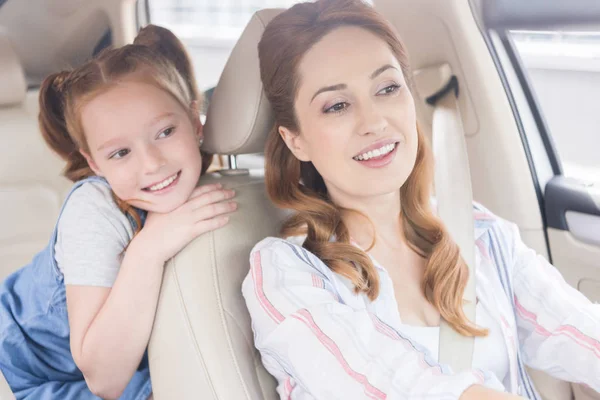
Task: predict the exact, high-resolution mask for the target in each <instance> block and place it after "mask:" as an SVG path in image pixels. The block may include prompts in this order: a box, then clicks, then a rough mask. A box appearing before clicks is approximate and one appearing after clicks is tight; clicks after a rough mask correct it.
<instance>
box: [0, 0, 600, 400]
mask: <svg viewBox="0 0 600 400" xmlns="http://www.w3.org/2000/svg"><path fill="white" fill-rule="evenodd" d="M372 3H373V5H374V7H375V8H376V9H377V10H378V11H379V12H381V13H382V14H383V15H385V16H386V18H388V20H390V21H391V22H392V23H393V25H394V26H395V28H396V29H397V30H398V32H399V34H400V36H401V37H402V39H403V41H404V43H405V45H406V47H407V49H408V53H409V54H410V59H411V64H412V68H413V71H414V80H415V82H416V88H417V93H414V95H415V103H416V104H417V114H418V118H419V123H420V126H421V128H422V129H423V130H424V132H425V133H426V134H427V136H428V137H430V138H432V139H433V141H434V148H435V149H436V153H435V156H436V162H438V163H439V164H440V165H449V166H450V167H448V168H450V169H448V168H446V169H443V170H442V171H439V168H438V170H437V171H436V188H435V190H436V193H437V195H438V201H439V202H440V203H443V204H440V214H441V216H442V218H443V219H444V221H445V222H447V223H448V224H449V226H451V225H453V226H456V225H457V224H460V222H457V221H454V222H452V221H450V219H451V218H452V217H451V216H447V217H444V215H447V214H443V212H442V209H443V208H444V207H445V208H446V209H452V208H457V207H461V205H464V204H465V202H466V201H468V202H469V203H470V198H471V193H470V191H471V189H472V198H473V199H474V200H475V201H477V202H480V203H482V204H483V205H485V206H486V207H487V208H489V209H490V210H491V211H493V212H494V213H495V214H497V215H499V216H501V217H502V218H505V219H507V220H510V221H512V222H514V223H516V224H517V225H518V226H519V228H520V232H521V235H522V238H523V240H524V242H525V243H526V244H527V245H528V246H529V247H531V248H533V249H535V250H536V251H537V252H538V253H539V254H541V255H542V256H543V257H545V258H547V259H549V260H551V262H552V263H553V265H555V266H556V268H558V270H559V271H560V272H561V273H562V274H563V276H564V277H565V279H566V280H567V282H568V283H569V284H570V285H572V286H574V287H575V288H577V289H579V290H580V291H581V292H582V293H583V294H584V295H586V296H587V297H588V298H589V299H590V300H592V301H594V302H598V301H600V176H599V177H598V179H597V180H596V181H595V182H593V181H580V180H577V179H575V178H573V177H567V176H564V175H563V174H562V170H561V165H560V162H559V160H558V159H557V157H556V155H555V153H554V152H553V147H552V140H551V138H549V137H548V132H547V126H546V125H545V122H544V118H543V115H541V113H540V111H539V109H538V107H537V105H538V104H537V102H536V98H535V95H534V94H532V91H531V88H530V87H529V86H527V77H526V76H524V74H523V71H522V69H521V66H520V65H519V64H518V63H515V62H514V55H515V54H514V48H512V47H511V42H510V40H508V39H507V35H506V33H505V31H504V29H505V28H507V27H516V28H520V27H523V26H525V25H524V24H527V23H536V24H540V23H544V22H546V23H549V21H554V19H556V18H554V17H556V15H553V14H552V6H549V7H548V12H547V13H546V14H544V15H543V16H540V15H537V14H535V13H532V16H531V17H530V19H529V20H527V19H526V18H525V21H523V18H521V19H519V18H516V17H515V16H514V15H513V14H511V12H508V11H506V10H509V11H510V10H513V8H514V7H515V4H517V3H518V2H515V1H510V0H494V1H490V2H489V4H490V5H485V4H482V3H485V2H483V1H481V2H480V1H476V0H471V1H469V0H454V1H448V0H375V1H373V2H372ZM534 3H538V5H539V2H535V1H534V2H532V4H534ZM582 3H586V2H585V1H583V2H582ZM586 4H587V3H586ZM590 4H591V3H590ZM147 7H148V5H147V2H144V1H142V0H139V1H135V0H110V1H100V0H88V1H86V2H82V1H78V0H29V1H28V2H27V3H26V4H25V3H24V2H18V1H16V0H7V1H1V0H0V131H1V132H2V135H3V137H4V140H6V142H4V143H5V145H4V146H2V148H1V149H0V152H1V156H0V213H1V216H2V221H3V222H4V224H3V225H2V228H1V229H0V257H2V259H3V262H2V264H1V265H0V279H3V278H4V277H6V276H7V275H8V274H10V273H11V272H12V271H14V270H16V269H17V268H19V267H21V266H23V265H25V264H27V262H29V261H30V260H31V258H32V257H33V255H34V254H35V253H36V252H38V251H39V250H41V249H42V248H43V247H45V246H46V245H47V240H48V237H49V233H50V232H51V230H52V229H53V227H54V224H55V223H56V217H57V215H58V212H59V210H60V207H61V205H62V202H63V200H64V196H65V195H66V194H67V192H68V190H69V188H70V186H71V183H70V182H69V181H68V180H67V179H66V178H64V177H62V176H61V171H62V169H63V167H64V163H63V161H62V160H61V159H59V158H58V157H56V156H54V154H53V153H52V152H51V151H50V150H49V149H48V148H47V147H46V145H45V143H44V142H43V139H42V137H41V135H40V132H39V129H38V126H37V112H38V104H37V95H38V90H37V88H38V87H39V84H40V82H41V80H42V79H43V78H44V77H45V76H46V75H48V74H50V73H52V72H54V71H57V70H60V69H62V68H64V67H67V66H69V65H77V64H79V63H81V62H83V61H84V60H86V59H87V58H89V57H90V56H92V55H93V54H95V53H96V52H97V51H98V50H99V48H101V47H103V46H105V45H107V44H106V41H107V38H108V45H112V46H119V45H123V44H126V43H131V42H132V41H133V38H134V37H135V35H136V32H137V30H138V29H139V27H141V26H143V25H145V24H147V23H150V22H151V20H148V18H149V17H148V12H147ZM511 7H513V8H511ZM590 7H594V6H593V5H591V6H590ZM280 11H281V9H275V8H267V9H262V10H258V11H257V12H256V13H254V15H253V16H252V18H251V19H250V21H249V22H248V23H247V25H246V28H245V29H244V31H243V33H242V34H241V36H240V37H239V39H238V40H237V42H236V44H235V46H234V47H233V50H232V51H231V54H230V56H229V58H228V60H227V63H226V65H225V68H224V69H223V71H222V73H221V76H220V78H219V80H218V83H217V85H216V87H215V88H214V91H213V90H211V93H212V94H211V96H210V103H209V106H208V109H207V111H206V125H205V129H204V132H205V142H204V147H203V148H204V149H205V150H206V151H208V152H211V153H215V154H218V155H222V156H223V159H224V158H225V157H226V158H227V159H228V160H229V167H227V166H225V167H221V166H219V165H216V166H215V167H214V168H213V171H214V172H212V173H210V174H208V175H206V176H204V177H202V178H201V183H209V182H221V183H222V184H223V185H224V186H225V187H228V188H232V189H235V190H236V193H237V196H236V197H237V201H238V203H239V211H238V212H236V213H235V214H233V215H232V216H231V221H230V223H229V224H228V225H227V226H226V227H224V228H222V229H220V230H217V231H214V232H211V233H208V234H205V235H202V236H200V237H199V238H197V239H196V240H194V241H193V242H192V243H191V244H189V245H188V246H187V247H186V248H185V249H184V250H183V251H181V252H180V253H179V254H178V255H176V256H175V257H174V258H173V259H172V260H171V261H169V262H168V264H167V266H166V268H165V273H164V280H163V284H162V289H161V295H160V300H159V305H158V310H157V313H156V318H155V323H154V327H153V331H152V335H151V339H150V343H149V361H150V370H151V376H152V384H153V392H154V393H153V396H154V399H157V400H161V399H172V398H177V399H187V398H202V399H205V398H206V399H275V398H278V395H277V393H276V391H275V387H276V382H275V380H274V379H273V378H272V377H271V376H270V375H269V374H268V372H267V371H266V370H265V369H264V367H263V366H262V364H261V360H260V355H259V353H258V351H257V350H256V349H255V347H254V345H253V334H252V328H251V322H250V317H249V314H248V312H247V310H246V305H245V303H244V300H243V298H242V295H241V290H240V288H241V283H242V280H243V279H244V277H245V276H246V274H247V272H248V268H249V260H248V257H249V254H250V249H251V248H252V247H253V246H254V244H256V243H257V242H258V241H260V240H261V239H263V238H264V237H266V236H276V235H277V234H278V227H279V226H280V224H281V221H282V220H283V219H284V218H285V217H286V216H287V215H288V212H287V211H285V210H279V209H277V208H275V207H274V205H273V204H272V203H271V202H270V200H269V198H268V196H267V194H266V191H265V184H264V168H243V166H240V165H238V163H237V162H236V161H237V158H238V157H243V156H244V155H248V154H257V153H262V152H263V148H264V143H265V140H266V137H267V134H268V132H269V130H270V129H271V127H272V124H273V119H272V116H271V110H270V105H269V103H268V101H267V100H266V98H265V96H264V94H263V90H262V83H261V82H260V76H259V68H258V55H257V49H256V47H257V44H258V41H259V39H260V37H261V34H262V32H263V31H264V27H265V26H266V24H267V23H268V22H269V21H270V20H271V19H272V18H273V17H274V16H275V15H276V14H277V13H279V12H280ZM593 11H598V10H597V9H596V10H593ZM559 14H560V10H557V15H559ZM590 15H592V16H595V17H597V16H598V15H599V13H596V14H594V13H593V12H588V13H587V17H588V18H589V17H590ZM519 16H520V17H522V15H521V14H519ZM542 17H544V18H546V20H545V21H542V20H541V18H542ZM570 17H572V18H573V21H570V22H572V23H573V22H577V21H579V20H578V19H577V16H574V15H570ZM535 18H538V20H536V19H535ZM553 18H554V19H553ZM559 22H560V23H564V21H559ZM585 22H586V23H588V24H589V23H590V21H585ZM596 22H600V19H596ZM511 24H512V25H511ZM107 32H108V33H109V35H108V36H107ZM452 77H455V78H456V81H457V82H458V88H459V90H458V96H457V97H456V102H454V101H448V102H440V103H436V104H435V105H431V104H429V103H431V102H429V103H428V102H427V99H430V98H431V96H432V95H434V94H436V93H439V91H440V89H443V88H444V87H445V86H446V84H447V83H448V82H449V80H450V79H451V78H452ZM240 88H241V90H240ZM449 98H452V96H450V97H449ZM566 101H568V99H567V100H566ZM438 131H439V132H450V133H455V134H457V135H455V136H456V137H457V138H458V139H457V140H458V142H456V143H455V146H456V148H457V149H458V150H459V151H460V149H464V150H465V153H464V157H462V158H461V157H460V154H459V155H458V156H456V157H458V161H456V160H457V158H456V157H455V158H452V157H454V156H453V154H451V153H450V152H449V150H448V149H449V148H452V146H453V145H452V144H448V142H441V143H442V144H441V145H439V146H437V147H436V134H437V133H438ZM439 140H442V139H439ZM467 159H468V160H467ZM467 162H468V164H467ZM444 163H446V164H444ZM220 168H222V169H220ZM443 171H445V172H443ZM460 174H462V175H460ZM457 187H458V188H465V192H464V193H466V195H467V197H465V196H462V195H460V194H457V193H456V192H458V191H456V188H457ZM452 188H454V189H455V191H454V193H455V194H454V195H452V193H453V192H452ZM461 193H463V192H461ZM465 199H467V200H465ZM459 221H460V219H459ZM463 222H464V220H463ZM463 226H464V225H463ZM459 231H460V229H457V230H456V233H455V231H454V230H452V228H451V232H452V233H453V236H456V235H460V232H459ZM469 240H470V239H469V238H463V239H457V241H458V242H459V244H460V243H465V242H466V243H469ZM471 240H472V239H471ZM461 249H463V246H462V245H461ZM549 295H551V294H549ZM448 340H453V339H448ZM444 343H445V344H448V343H453V342H450V341H446V342H444ZM444 348H448V346H441V349H444ZM449 357H452V355H450V356H449ZM458 361H460V360H458ZM530 373H531V375H532V377H533V378H534V383H535V385H536V388H537V389H538V391H539V392H540V394H541V395H542V397H543V398H544V399H546V400H568V399H577V400H588V399H600V394H598V393H595V392H593V391H592V390H591V389H589V388H588V387H585V386H583V385H577V384H571V383H568V382H564V381H559V380H556V379H554V378H552V377H550V376H549V375H547V374H545V373H542V372H539V371H531V372H530ZM11 398H14V397H13V395H12V394H11V393H10V389H9V388H8V385H7V384H6V382H5V381H4V379H3V378H2V377H1V374H0V400H5V399H11Z"/></svg>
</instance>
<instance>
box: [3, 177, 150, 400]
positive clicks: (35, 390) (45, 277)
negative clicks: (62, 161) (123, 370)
mask: <svg viewBox="0 0 600 400" xmlns="http://www.w3.org/2000/svg"><path fill="white" fill-rule="evenodd" d="M89 180H98V181H101V182H104V183H105V184H107V185H108V183H107V182H106V181H105V180H104V179H101V178H98V177H91V178H87V179H84V180H81V181H79V182H77V183H75V185H74V186H73V188H72V189H71V191H70V193H69V194H68V196H67V199H66V200H65V204H66V202H67V201H69V198H70V196H71V194H72V193H73V192H74V191H75V190H77V188H79V187H80V186H81V185H82V184H83V183H84V182H86V181H89ZM63 208H64V205H63ZM60 215H62V210H61V212H60ZM60 215H59V219H60ZM57 226H58V223H57ZM56 236H57V228H56V226H55V228H54V232H53V233H52V237H51V239H50V243H49V244H48V246H47V247H46V248H45V249H44V250H42V251H41V252H40V253H38V254H37V255H36V256H35V257H34V259H33V261H32V262H31V263H30V264H28V265H27V266H25V267H23V268H21V269H19V270H18V271H16V272H14V273H13V274H12V275H9V276H8V277H7V278H6V280H5V281H4V282H3V283H2V284H1V285H0V370H2V373H3V374H4V377H5V378H6V380H7V382H8V384H9V386H10V388H11V390H12V391H13V392H14V394H15V396H16V397H17V399H32V400H33V399H35V400H44V399H52V400H53V399H61V400H75V399H76V400H88V399H99V397H97V396H95V395H93V394H92V392H91V391H90V390H89V389H88V387H87V384H86V382H85V380H84V378H83V374H82V373H81V371H80V370H79V368H77V365H75V362H74V361H73V356H72V355H71V349H70V346H69V336H70V335H69V321H68V316H67V303H66V300H67V299H66V291H65V284H64V277H63V275H62V273H61V272H60V270H59V269H58V266H57V265H56V261H55V258H54V245H55V243H56ZM151 392H152V387H151V384H150V370H149V366H148V358H147V354H146V355H144V358H143V359H142V362H141V364H140V366H139V368H138V370H137V371H136V373H135V374H134V376H133V378H132V379H131V381H130V382H129V384H128V386H127V388H126V389H125V391H124V393H123V395H122V396H121V397H120V399H123V400H130V399H131V400H146V399H147V398H148V397H149V396H150V394H151Z"/></svg>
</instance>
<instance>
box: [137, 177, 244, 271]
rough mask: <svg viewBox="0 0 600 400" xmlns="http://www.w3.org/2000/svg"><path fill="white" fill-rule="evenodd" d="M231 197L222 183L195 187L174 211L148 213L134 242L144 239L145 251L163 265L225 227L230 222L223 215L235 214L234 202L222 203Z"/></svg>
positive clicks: (231, 194)
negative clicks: (197, 238)
mask: <svg viewBox="0 0 600 400" xmlns="http://www.w3.org/2000/svg"><path fill="white" fill-rule="evenodd" d="M234 195H235V192H234V191H233V190H227V189H223V188H222V186H221V184H213V185H206V186H200V187H197V188H196V189H194V191H193V192H192V194H191V195H190V198H189V199H188V201H187V202H185V203H184V204H182V205H181V206H179V207H178V208H176V209H175V210H173V211H171V212H169V213H166V214H160V213H151V212H149V213H148V216H147V218H146V223H145V224H144V228H143V229H142V230H141V231H140V233H139V234H138V235H137V236H136V237H135V238H134V240H136V239H137V240H143V241H144V248H146V249H148V251H149V252H153V253H155V254H156V256H157V257H159V259H160V260H162V261H163V262H166V261H167V260H169V259H170V258H171V257H173V256H174V255H175V254H177V253H178V252H179V251H180V250H181V249H182V248H183V247H185V246H186V245H187V244H188V243H189V242H191V241H192V240H193V239H195V238H196V237H198V236H200V235H201V234H203V233H205V232H209V231H212V230H215V229H218V228H220V227H222V226H223V225H225V224H226V223H227V222H228V221H229V216H227V215H225V214H229V213H231V212H233V211H235V210H236V209H237V203H236V202H234V201H224V200H228V199H231V198H232V197H233V196H234ZM138 238H139V239H138Z"/></svg>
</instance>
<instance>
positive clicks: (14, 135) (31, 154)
mask: <svg viewBox="0 0 600 400" xmlns="http://www.w3.org/2000/svg"><path fill="white" fill-rule="evenodd" d="M0 88H2V90H0V135H2V146H1V147H0V220H1V221H2V227H1V229H0V259H1V260H2V263H0V280H3V279H4V278H5V277H6V276H7V275H8V274H10V273H11V272H13V271H14V270H16V269H17V268H19V267H21V266H23V265H25V264H26V263H28V262H29V261H30V260H31V259H32V257H33V256H34V255H35V254H36V253H37V252H38V251H40V250H41V249H42V248H44V247H45V246H46V245H47V244H48V239H49V237H50V234H51V232H52V229H53V228H54V224H55V223H56V218H57V217H58V212H59V211H60V206H61V205H62V202H63V199H64V196H65V195H66V193H67V191H68V189H69V187H70V185H71V183H70V182H69V181H68V180H67V179H66V178H63V177H62V176H61V175H60V174H61V171H62V169H63V167H64V162H63V161H62V160H61V159H60V158H59V157H58V156H56V155H55V154H54V153H53V152H52V151H51V150H50V149H49V148H48V147H47V146H46V143H45V142H44V140H43V139H42V136H41V134H40V131H39V128H38V123H37V106H35V107H34V105H35V104H36V103H32V102H31V97H32V96H31V95H29V96H28V94H27V84H26V81H25V75H24V73H23V69H22V67H21V64H20V62H19V59H18V57H17V54H16V53H15V51H14V49H13V47H12V45H11V43H10V41H9V39H8V37H7V36H6V35H4V34H2V33H0ZM28 99H29V100H28Z"/></svg>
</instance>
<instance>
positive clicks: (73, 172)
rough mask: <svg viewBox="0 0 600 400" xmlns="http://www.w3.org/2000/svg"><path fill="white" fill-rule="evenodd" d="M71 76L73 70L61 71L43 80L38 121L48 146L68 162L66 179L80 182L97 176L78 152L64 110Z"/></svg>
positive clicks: (65, 170)
mask: <svg viewBox="0 0 600 400" xmlns="http://www.w3.org/2000/svg"><path fill="white" fill-rule="evenodd" d="M69 75H70V72H68V71H62V72H58V73H55V74H52V75H50V76H48V77H47V78H46V79H45V80H44V82H43V83H42V87H41V88H40V97H39V105H40V113H39V117H38V121H39V126H40V130H41V132H42V136H43V138H44V140H45V141H46V143H47V144H48V146H50V148H51V149H52V150H53V151H54V152H55V153H56V154H58V155H59V156H60V157H61V158H62V159H63V160H65V161H66V162H67V165H66V167H65V169H64V171H63V175H64V176H65V177H67V179H69V180H71V181H73V182H77V181H78V180H80V179H83V178H86V177H88V176H92V175H94V173H93V171H92V170H91V169H90V167H89V165H88V163H87V161H86V160H85V158H84V157H83V155H81V153H80V152H79V145H78V144H77V143H76V142H75V140H73V138H72V137H71V135H69V132H68V130H67V123H66V120H65V112H64V111H65V101H66V94H67V89H68V88H67V84H68V82H67V78H68V77H69Z"/></svg>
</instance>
